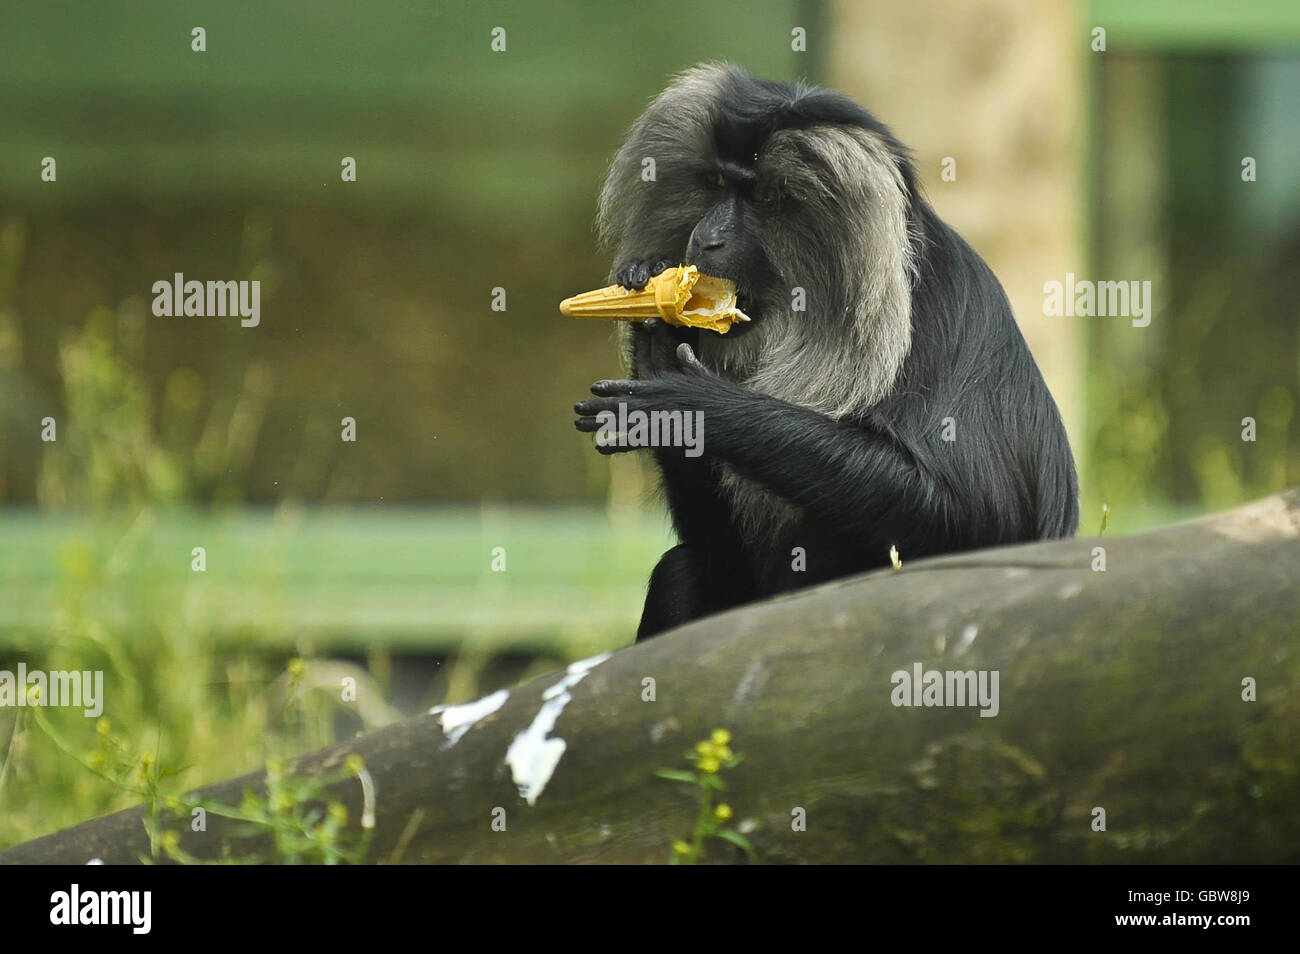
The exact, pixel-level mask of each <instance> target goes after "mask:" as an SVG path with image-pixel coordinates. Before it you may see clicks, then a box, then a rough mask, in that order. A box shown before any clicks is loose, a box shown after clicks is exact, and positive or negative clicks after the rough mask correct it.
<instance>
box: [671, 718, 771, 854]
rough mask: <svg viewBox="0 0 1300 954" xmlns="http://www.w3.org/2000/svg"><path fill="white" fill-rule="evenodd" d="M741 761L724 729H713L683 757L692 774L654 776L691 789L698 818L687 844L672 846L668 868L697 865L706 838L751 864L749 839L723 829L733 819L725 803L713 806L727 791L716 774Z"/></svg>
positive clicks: (674, 771)
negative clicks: (734, 849)
mask: <svg viewBox="0 0 1300 954" xmlns="http://www.w3.org/2000/svg"><path fill="white" fill-rule="evenodd" d="M742 757H743V756H741V755H740V753H738V752H733V751H732V749H731V733H730V732H728V731H727V730H726V729H714V730H713V732H712V733H711V734H710V735H709V737H708V738H707V739H704V740H702V741H700V742H696V743H695V748H694V749H692V750H691V751H689V752H687V753H686V759H687V760H688V761H690V762H691V764H692V765H693V767H694V768H693V770H692V771H684V770H681V769H659V771H658V772H656V773H655V774H657V775H658V776H659V777H660V778H664V779H668V780H669V781H670V782H680V783H682V784H683V785H689V786H691V787H692V789H694V792H695V795H696V797H697V798H698V799H699V803H700V810H699V814H697V815H696V817H695V831H694V833H693V834H692V835H691V838H690V840H689V841H687V840H684V839H679V840H677V841H674V842H673V848H672V857H671V859H670V862H669V863H670V864H674V865H693V864H698V863H699V861H700V859H701V858H702V857H703V855H704V846H705V842H706V841H707V840H708V839H710V838H716V839H717V840H719V841H725V842H728V843H730V844H733V845H735V846H736V847H737V848H740V849H741V850H742V851H743V852H744V853H745V855H746V856H747V857H748V858H749V860H750V861H754V860H755V858H754V849H753V846H752V845H750V843H749V839H747V838H746V837H745V836H744V835H742V834H741V833H740V832H738V831H735V830H734V829H731V828H728V827H727V823H728V822H729V821H730V820H731V817H732V815H733V812H732V809H731V806H730V805H728V804H727V803H726V802H718V803H717V804H716V805H715V804H714V798H715V796H717V795H718V794H719V793H721V792H725V791H726V790H727V783H726V782H724V781H723V780H722V777H721V775H720V773H721V772H722V770H723V769H729V768H734V767H735V766H737V765H739V764H740V761H741V758H742Z"/></svg>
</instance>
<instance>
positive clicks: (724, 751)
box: [714, 745, 733, 762]
mask: <svg viewBox="0 0 1300 954" xmlns="http://www.w3.org/2000/svg"><path fill="white" fill-rule="evenodd" d="M714 754H716V755H717V757H718V758H720V759H722V761H724V762H729V761H731V756H732V754H733V753H732V751H731V749H729V748H727V746H725V745H724V746H721V747H720V748H719V749H718V751H717V752H716V753H714Z"/></svg>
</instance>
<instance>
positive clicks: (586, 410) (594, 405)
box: [573, 398, 619, 417]
mask: <svg viewBox="0 0 1300 954" xmlns="http://www.w3.org/2000/svg"><path fill="white" fill-rule="evenodd" d="M618 405H619V402H618V401H617V400H616V399H614V398H601V399H599V400H597V399H596V398H588V399H587V400H585V401H579V402H578V403H577V404H575V405H573V413H574V414H576V415H578V416H579V417H595V416H596V415H598V414H603V413H606V412H608V413H610V414H617V413H618Z"/></svg>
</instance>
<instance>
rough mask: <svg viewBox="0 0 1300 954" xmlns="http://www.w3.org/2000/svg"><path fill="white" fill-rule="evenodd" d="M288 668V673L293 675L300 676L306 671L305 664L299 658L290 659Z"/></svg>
mask: <svg viewBox="0 0 1300 954" xmlns="http://www.w3.org/2000/svg"><path fill="white" fill-rule="evenodd" d="M288 669H289V675H291V676H295V677H297V676H301V675H302V674H303V673H304V672H306V671H307V664H306V663H305V662H303V661H302V660H301V659H290V660H289V666H288Z"/></svg>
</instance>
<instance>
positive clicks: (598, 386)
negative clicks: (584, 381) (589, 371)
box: [591, 380, 643, 397]
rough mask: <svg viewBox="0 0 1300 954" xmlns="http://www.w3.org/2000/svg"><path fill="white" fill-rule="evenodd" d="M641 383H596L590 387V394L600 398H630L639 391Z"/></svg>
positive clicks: (624, 381) (623, 381)
mask: <svg viewBox="0 0 1300 954" xmlns="http://www.w3.org/2000/svg"><path fill="white" fill-rule="evenodd" d="M642 383H643V382H641V381H627V380H621V381H597V382H596V383H595V384H593V385H592V386H591V393H592V394H597V395H599V396H600V397H619V396H624V395H625V396H627V397H631V396H632V395H633V394H636V393H637V391H639V390H640V389H641V385H642Z"/></svg>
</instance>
